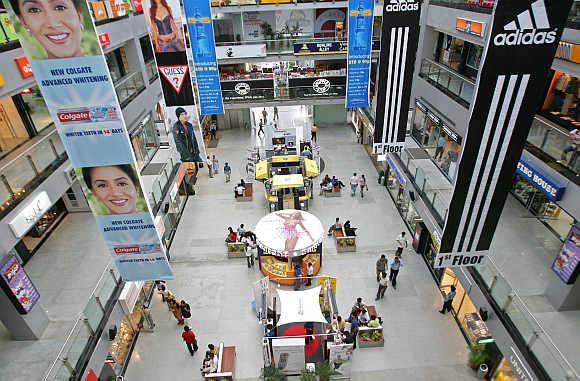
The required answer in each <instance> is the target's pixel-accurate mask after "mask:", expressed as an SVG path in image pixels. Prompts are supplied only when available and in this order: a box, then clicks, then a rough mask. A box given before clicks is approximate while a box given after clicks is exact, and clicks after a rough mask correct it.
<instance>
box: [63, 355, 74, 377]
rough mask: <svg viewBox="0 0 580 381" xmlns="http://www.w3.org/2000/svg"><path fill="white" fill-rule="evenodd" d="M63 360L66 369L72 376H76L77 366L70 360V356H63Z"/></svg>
mask: <svg viewBox="0 0 580 381" xmlns="http://www.w3.org/2000/svg"><path fill="white" fill-rule="evenodd" d="M61 361H62V365H64V367H65V368H66V370H68V372H69V374H70V375H71V378H72V377H74V375H75V374H76V371H75V368H74V367H73V366H72V365H71V364H70V363H69V362H68V357H63V358H62V360H61Z"/></svg>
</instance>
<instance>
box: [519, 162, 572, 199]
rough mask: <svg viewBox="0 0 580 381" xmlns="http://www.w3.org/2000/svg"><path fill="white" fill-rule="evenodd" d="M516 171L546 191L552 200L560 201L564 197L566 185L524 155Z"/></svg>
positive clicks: (537, 187) (536, 186) (539, 188)
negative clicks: (532, 163)
mask: <svg viewBox="0 0 580 381" xmlns="http://www.w3.org/2000/svg"><path fill="white" fill-rule="evenodd" d="M516 173H517V174H519V175H520V176H522V177H523V178H524V179H526V180H527V181H528V182H529V183H530V184H532V185H533V186H534V187H535V188H536V189H538V190H539V191H541V192H542V193H544V194H545V195H546V196H547V197H548V198H549V199H550V200H552V201H558V200H560V199H562V195H563V194H564V191H565V190H566V186H565V185H564V184H560V183H559V182H558V181H556V180H554V179H552V178H551V177H550V176H548V175H546V174H544V173H543V172H542V171H541V170H539V169H537V168H534V167H533V166H532V165H530V164H529V163H528V162H527V161H526V160H525V159H524V158H523V157H522V158H520V160H519V161H518V165H517V166H516Z"/></svg>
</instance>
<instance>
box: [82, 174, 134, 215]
mask: <svg viewBox="0 0 580 381" xmlns="http://www.w3.org/2000/svg"><path fill="white" fill-rule="evenodd" d="M91 177H92V180H91V182H92V184H91V190H92V192H93V194H94V195H95V197H96V198H97V199H98V200H99V201H101V202H102V203H103V204H105V206H106V207H107V208H108V209H109V211H110V212H111V214H130V213H136V212H137V198H138V196H139V192H138V189H137V187H136V185H135V184H134V183H133V181H132V180H131V178H130V177H129V175H127V174H126V173H125V172H123V171H122V170H121V169H119V168H118V167H115V166H110V167H109V166H104V167H95V168H94V169H93V170H92V173H91Z"/></svg>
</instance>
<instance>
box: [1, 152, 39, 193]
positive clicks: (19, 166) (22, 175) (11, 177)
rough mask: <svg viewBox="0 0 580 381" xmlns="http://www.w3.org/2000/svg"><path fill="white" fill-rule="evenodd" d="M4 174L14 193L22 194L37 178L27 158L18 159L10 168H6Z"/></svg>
mask: <svg viewBox="0 0 580 381" xmlns="http://www.w3.org/2000/svg"><path fill="white" fill-rule="evenodd" d="M3 172H4V173H3V174H4V176H6V179H7V180H8V184H9V185H10V188H12V191H14V193H19V192H22V191H23V190H24V187H25V186H26V184H28V183H29V182H31V181H32V180H33V179H34V178H35V177H36V173H35V172H34V169H33V168H32V165H31V164H30V162H29V161H28V157H26V156H22V157H19V158H18V159H16V160H15V161H14V162H12V164H11V165H10V166H8V167H7V168H5V169H4V170H3Z"/></svg>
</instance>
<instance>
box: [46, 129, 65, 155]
mask: <svg viewBox="0 0 580 381" xmlns="http://www.w3.org/2000/svg"><path fill="white" fill-rule="evenodd" d="M50 140H51V141H52V145H54V148H55V149H56V153H57V154H58V155H59V156H60V155H62V154H64V153H66V150H65V149H64V145H63V144H62V140H60V137H59V136H58V134H57V133H56V131H55V132H54V133H53V134H52V136H51V137H50Z"/></svg>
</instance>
